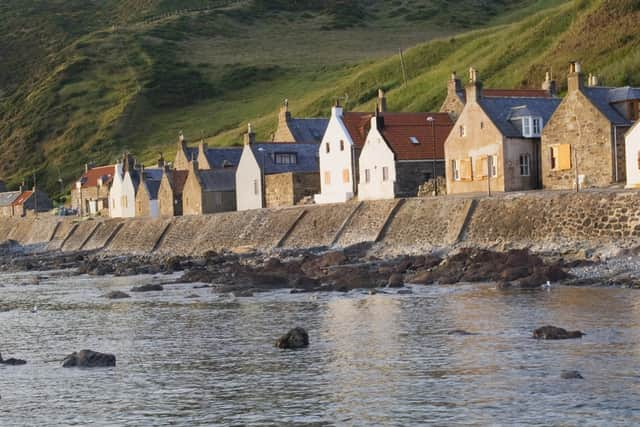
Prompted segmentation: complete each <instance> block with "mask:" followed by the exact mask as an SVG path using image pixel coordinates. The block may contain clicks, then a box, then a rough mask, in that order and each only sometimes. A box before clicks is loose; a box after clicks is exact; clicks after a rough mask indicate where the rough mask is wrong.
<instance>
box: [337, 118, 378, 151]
mask: <svg viewBox="0 0 640 427" xmlns="http://www.w3.org/2000/svg"><path fill="white" fill-rule="evenodd" d="M371 117H373V114H372V113H357V112H345V113H343V115H342V122H343V123H344V125H345V127H346V128H347V131H349V135H351V139H352V140H353V144H354V145H355V148H357V149H361V148H362V146H364V143H365V141H366V139H367V134H368V133H369V128H370V127H371Z"/></svg>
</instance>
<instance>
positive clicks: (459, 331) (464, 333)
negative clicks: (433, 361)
mask: <svg viewBox="0 0 640 427" xmlns="http://www.w3.org/2000/svg"><path fill="white" fill-rule="evenodd" d="M447 335H460V336H469V335H478V334H476V333H473V332H469V331H465V330H464V329H454V330H451V331H449V332H447Z"/></svg>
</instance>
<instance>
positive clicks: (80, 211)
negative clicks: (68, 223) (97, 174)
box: [76, 181, 82, 218]
mask: <svg viewBox="0 0 640 427" xmlns="http://www.w3.org/2000/svg"><path fill="white" fill-rule="evenodd" d="M76 190H78V192H79V193H80V206H79V209H78V214H79V215H80V218H82V181H76Z"/></svg>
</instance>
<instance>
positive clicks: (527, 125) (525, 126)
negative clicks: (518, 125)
mask: <svg viewBox="0 0 640 427" xmlns="http://www.w3.org/2000/svg"><path fill="white" fill-rule="evenodd" d="M522 134H523V135H524V136H531V122H530V119H529V117H523V118H522Z"/></svg>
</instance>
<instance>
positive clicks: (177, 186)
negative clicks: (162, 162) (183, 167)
mask: <svg viewBox="0 0 640 427" xmlns="http://www.w3.org/2000/svg"><path fill="white" fill-rule="evenodd" d="M188 176H189V171H177V170H174V171H173V172H171V180H172V183H173V186H172V187H173V195H174V196H178V195H180V194H182V191H183V190H184V185H185V184H186V182H187V177H188Z"/></svg>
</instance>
